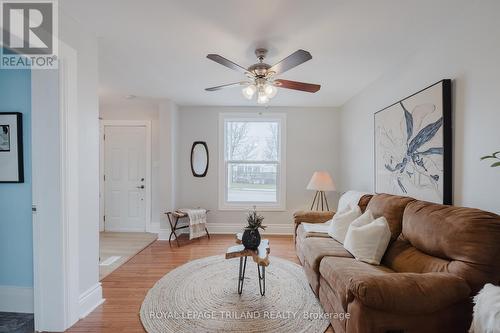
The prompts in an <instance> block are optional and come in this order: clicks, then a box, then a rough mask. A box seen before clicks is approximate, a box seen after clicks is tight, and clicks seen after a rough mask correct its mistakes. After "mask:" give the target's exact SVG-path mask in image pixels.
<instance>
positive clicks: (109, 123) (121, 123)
mask: <svg viewBox="0 0 500 333" xmlns="http://www.w3.org/2000/svg"><path fill="white" fill-rule="evenodd" d="M113 126H117V127H126V126H130V127H135V126H143V127H145V128H146V183H145V184H144V185H145V186H146V191H145V193H146V216H145V226H144V229H143V230H125V229H123V230H117V229H114V230H113V231H123V232H128V231H137V232H154V231H153V230H154V226H153V222H152V220H151V215H152V213H151V211H152V204H153V203H152V191H151V183H152V182H151V174H152V171H151V168H152V158H151V145H152V138H151V121H150V120H101V131H102V132H101V135H99V137H100V146H101V147H102V153H101V156H100V159H101V163H103V164H102V165H101V166H100V168H99V173H100V175H99V184H100V185H99V186H100V187H101V188H102V194H101V199H100V205H102V214H105V213H106V208H105V207H106V199H105V198H106V195H105V194H106V193H105V191H106V188H105V184H104V183H103V182H104V172H105V166H104V159H105V152H104V151H105V148H104V147H105V146H104V145H105V142H104V134H105V133H106V127H113ZM101 218H104V216H102V217H101ZM105 230H106V222H103V227H102V231H105Z"/></svg>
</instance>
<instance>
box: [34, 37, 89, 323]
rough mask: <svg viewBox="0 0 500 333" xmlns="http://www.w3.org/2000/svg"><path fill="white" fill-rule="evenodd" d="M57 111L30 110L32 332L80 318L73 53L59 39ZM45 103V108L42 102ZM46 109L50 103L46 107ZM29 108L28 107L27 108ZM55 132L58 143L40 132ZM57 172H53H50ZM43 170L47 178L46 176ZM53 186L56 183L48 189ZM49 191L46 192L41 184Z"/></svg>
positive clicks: (39, 81) (39, 87)
mask: <svg viewBox="0 0 500 333" xmlns="http://www.w3.org/2000/svg"><path fill="white" fill-rule="evenodd" d="M59 51H60V56H59V69H58V73H57V75H58V85H59V86H58V101H57V102H56V103H57V105H58V108H59V110H58V112H57V115H55V117H56V118H57V119H50V121H52V122H51V123H50V125H53V126H54V127H53V128H47V124H46V122H47V116H46V115H44V114H43V113H42V112H40V111H45V110H46V109H43V110H39V111H38V112H32V114H31V130H32V138H31V144H32V202H33V217H32V223H33V305H34V319H35V330H36V331H63V330H65V329H66V328H68V327H70V326H72V325H73V324H74V323H75V322H76V321H77V320H78V319H80V317H81V309H80V295H79V268H78V265H79V258H80V257H79V255H80V253H79V248H78V246H79V244H78V243H79V242H78V228H79V215H78V210H79V203H78V200H79V196H78V168H79V163H78V128H79V126H78V102H77V101H78V88H77V78H78V76H77V75H78V65H77V61H78V55H77V52H76V50H74V49H73V48H71V47H70V46H68V45H67V44H65V43H64V42H62V41H59ZM41 74H42V73H33V72H32V83H31V84H32V98H34V96H36V95H37V94H44V93H45V92H44V91H43V89H45V88H46V82H45V81H44V78H40V75H41ZM43 107H47V106H45V105H44V106H43ZM50 107H52V106H50ZM33 108H34V106H33V105H32V111H33ZM48 129H49V130H55V131H58V136H59V138H58V139H59V142H58V143H55V142H53V141H50V139H48V138H47V136H46V134H45V131H46V130H48ZM49 144H59V147H58V149H59V156H58V159H53V160H47V156H46V155H45V147H46V145H49ZM54 169H56V170H58V173H57V174H54V173H53V170H54ZM47 174H49V176H47ZM54 184H56V186H55V187H54ZM51 187H52V188H53V189H54V191H47V190H46V189H47V188H51Z"/></svg>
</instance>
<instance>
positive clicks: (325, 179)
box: [306, 171, 335, 191]
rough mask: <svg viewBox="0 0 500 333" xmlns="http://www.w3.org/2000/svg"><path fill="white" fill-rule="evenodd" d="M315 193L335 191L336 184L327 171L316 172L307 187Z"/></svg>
mask: <svg viewBox="0 0 500 333" xmlns="http://www.w3.org/2000/svg"><path fill="white" fill-rule="evenodd" d="M306 188H307V189H308V190H315V191H335V184H334V183H333V179H332V177H331V176H330V174H329V173H328V172H326V171H316V172H314V174H313V175H312V177H311V180H310V181H309V184H307V187H306Z"/></svg>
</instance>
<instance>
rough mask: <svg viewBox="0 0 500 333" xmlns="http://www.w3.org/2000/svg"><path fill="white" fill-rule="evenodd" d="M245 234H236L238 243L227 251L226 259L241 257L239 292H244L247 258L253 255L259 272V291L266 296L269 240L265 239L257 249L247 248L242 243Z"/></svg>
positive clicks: (269, 250)
mask: <svg viewBox="0 0 500 333" xmlns="http://www.w3.org/2000/svg"><path fill="white" fill-rule="evenodd" d="M242 236H243V234H242V233H238V234H236V243H237V244H238V245H234V246H231V247H229V248H228V249H227V251H226V259H232V258H240V268H239V271H238V294H240V295H241V293H242V292H243V282H244V279H245V270H246V267H247V258H248V257H249V256H251V257H252V259H253V261H254V262H255V263H256V264H257V272H258V275H259V291H260V295H261V296H264V295H265V293H266V267H267V266H269V253H271V249H270V247H269V240H267V239H263V240H261V241H260V245H259V247H258V248H257V250H249V249H245V246H244V245H242V244H241V238H242Z"/></svg>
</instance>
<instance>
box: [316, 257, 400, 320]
mask: <svg viewBox="0 0 500 333" xmlns="http://www.w3.org/2000/svg"><path fill="white" fill-rule="evenodd" d="M319 273H320V274H321V276H322V278H323V279H324V280H325V281H326V282H327V283H328V284H329V285H330V288H331V290H332V291H333V292H334V293H335V297H337V299H338V300H339V302H340V303H341V304H342V307H343V309H344V311H347V305H348V304H349V302H350V301H351V300H352V299H349V298H348V295H349V293H348V291H349V285H350V281H351V280H353V279H354V277H356V276H359V277H365V276H378V275H386V274H389V273H394V271H393V270H391V269H389V268H387V267H384V266H374V265H370V264H367V263H364V262H361V261H357V260H355V259H352V258H341V257H326V258H324V259H323V260H322V261H321V264H320V266H319Z"/></svg>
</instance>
